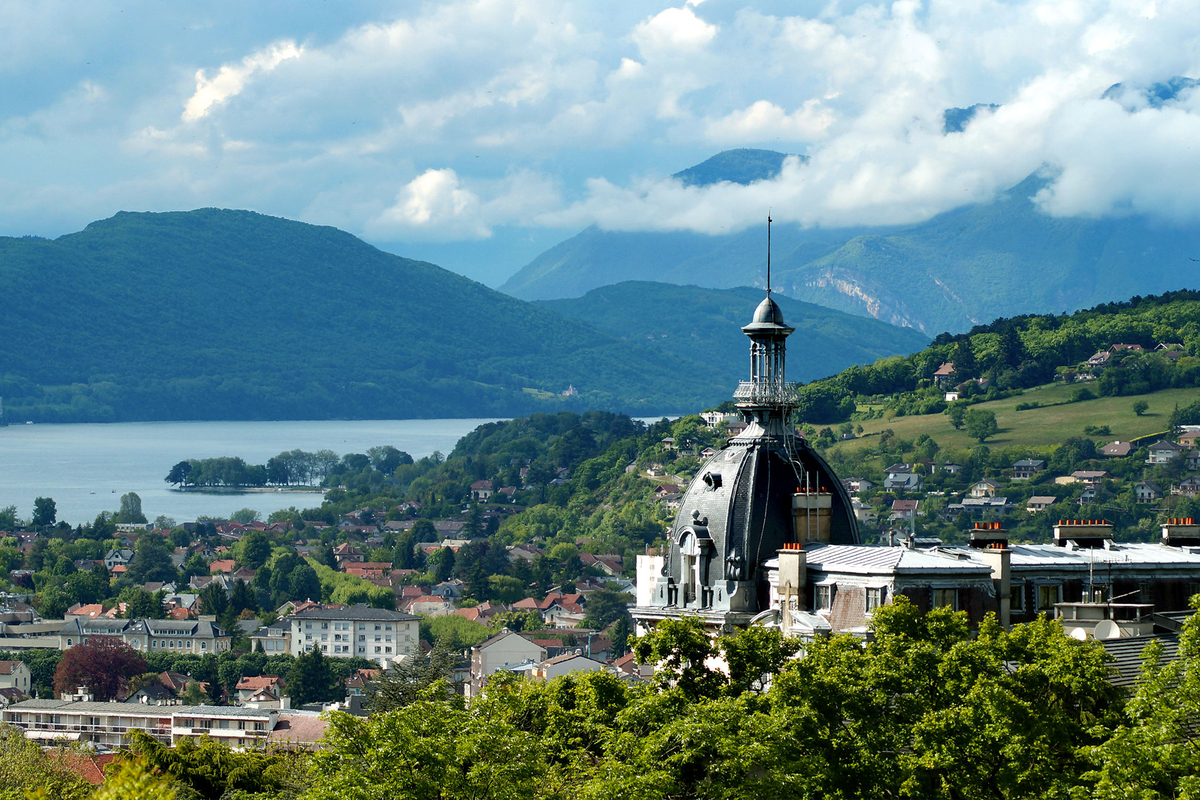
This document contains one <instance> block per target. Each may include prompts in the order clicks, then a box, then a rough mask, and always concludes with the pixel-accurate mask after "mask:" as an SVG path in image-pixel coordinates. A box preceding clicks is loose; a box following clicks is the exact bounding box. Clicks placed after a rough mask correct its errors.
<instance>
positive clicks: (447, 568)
mask: <svg viewBox="0 0 1200 800" xmlns="http://www.w3.org/2000/svg"><path fill="white" fill-rule="evenodd" d="M453 574H454V551H453V550H451V549H450V548H449V547H443V548H442V549H441V550H438V562H437V572H436V573H434V577H435V579H436V580H437V582H438V583H443V582H445V581H448V580H450V576H451V575H453Z"/></svg>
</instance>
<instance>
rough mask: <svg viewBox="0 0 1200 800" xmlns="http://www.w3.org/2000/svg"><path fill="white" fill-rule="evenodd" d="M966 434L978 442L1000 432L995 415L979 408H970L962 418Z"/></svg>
mask: <svg viewBox="0 0 1200 800" xmlns="http://www.w3.org/2000/svg"><path fill="white" fill-rule="evenodd" d="M964 424H965V426H966V429H967V435H968V436H970V437H971V438H972V439H977V440H978V441H980V442H983V441H987V440H988V439H990V438H992V437H993V436H995V435H996V434H997V433H999V432H1000V426H999V425H998V424H997V423H996V415H995V414H994V413H992V412H991V411H985V410H983V409H981V408H972V409H971V410H970V411H968V412H967V414H966V417H965V419H964Z"/></svg>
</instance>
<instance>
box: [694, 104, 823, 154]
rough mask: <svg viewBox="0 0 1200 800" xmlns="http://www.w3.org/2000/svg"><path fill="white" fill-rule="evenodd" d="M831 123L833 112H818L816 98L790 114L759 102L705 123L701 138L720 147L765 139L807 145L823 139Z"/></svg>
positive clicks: (777, 107) (819, 109) (775, 106)
mask: <svg viewBox="0 0 1200 800" xmlns="http://www.w3.org/2000/svg"><path fill="white" fill-rule="evenodd" d="M833 120H834V115H833V112H832V111H830V110H828V109H826V108H822V107H821V101H820V100H818V99H816V98H813V99H810V100H806V101H805V102H804V105H803V106H801V107H800V108H798V109H796V110H795V111H793V112H792V113H791V114H789V113H787V112H786V111H784V110H783V109H782V108H780V107H779V106H777V105H775V104H774V103H772V102H771V101H769V100H759V101H757V102H755V103H753V104H751V105H750V106H749V107H747V108H743V109H741V110H739V111H733V112H730V113H729V115H728V116H725V117H722V118H721V119H715V120H708V122H707V123H705V135H706V136H707V137H708V139H709V141H712V142H718V143H721V144H726V143H730V142H732V143H738V144H740V143H744V142H765V141H767V140H769V139H784V140H787V141H791V142H796V141H811V140H813V139H819V138H821V137H822V136H824V135H825V131H826V130H828V129H829V126H830V125H832V124H833Z"/></svg>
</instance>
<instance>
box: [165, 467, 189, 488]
mask: <svg viewBox="0 0 1200 800" xmlns="http://www.w3.org/2000/svg"><path fill="white" fill-rule="evenodd" d="M191 472H192V465H191V463H190V462H188V461H180V462H179V463H178V464H176V465H175V466H173V467H171V471H170V472H168V473H167V477H166V478H164V479H163V480H165V481H166V482H167V483H173V484H175V485H176V486H178V487H180V488H182V487H183V485H184V484H185V483H187V482H188V475H190V474H191Z"/></svg>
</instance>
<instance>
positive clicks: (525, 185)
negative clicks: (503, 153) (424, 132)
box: [366, 168, 560, 239]
mask: <svg viewBox="0 0 1200 800" xmlns="http://www.w3.org/2000/svg"><path fill="white" fill-rule="evenodd" d="M481 191H483V192H484V193H485V195H487V199H481V198H480V195H479V194H477V193H476V191H473V190H472V189H470V188H467V187H466V186H465V185H464V183H463V181H462V180H461V179H460V178H459V176H458V174H457V173H456V172H455V171H454V170H453V169H449V168H443V169H428V170H425V172H423V173H421V174H420V175H418V176H417V177H415V178H413V179H412V180H411V181H409V182H408V184H407V185H405V187H404V188H403V189H401V190H400V192H399V194H398V195H397V196H396V199H395V202H394V203H393V204H392V205H391V206H389V207H388V208H386V209H384V210H383V211H382V212H380V213H379V214H377V215H376V216H375V217H373V218H372V219H371V220H370V221H369V222H368V223H367V225H366V228H367V230H368V231H370V232H371V234H372V235H376V236H382V237H393V236H398V235H399V236H409V237H411V236H416V237H418V238H432V239H455V238H468V239H471V238H474V239H482V238H487V237H489V236H491V235H492V228H493V227H494V226H496V225H498V224H512V223H520V224H528V222H529V221H530V220H531V219H532V218H533V217H535V216H536V215H537V214H538V213H540V212H543V211H545V210H546V209H547V208H552V207H554V206H557V205H558V204H559V202H560V199H559V197H558V192H557V189H556V188H555V187H554V185H553V183H552V182H550V181H548V180H546V179H545V178H544V177H543V176H540V175H537V174H535V173H532V172H527V171H523V172H518V173H515V174H513V175H509V176H507V177H506V178H505V179H504V180H501V181H490V182H484V185H483V187H482V189H481Z"/></svg>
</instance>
